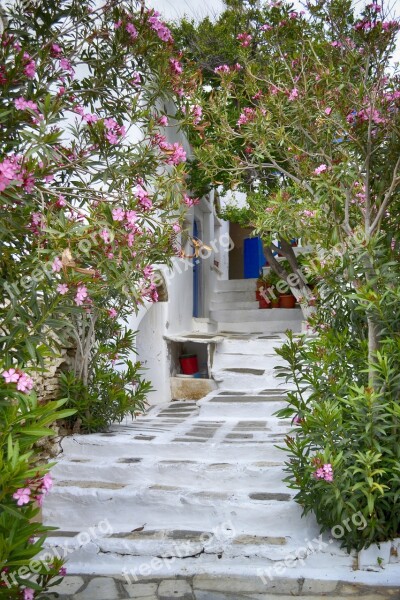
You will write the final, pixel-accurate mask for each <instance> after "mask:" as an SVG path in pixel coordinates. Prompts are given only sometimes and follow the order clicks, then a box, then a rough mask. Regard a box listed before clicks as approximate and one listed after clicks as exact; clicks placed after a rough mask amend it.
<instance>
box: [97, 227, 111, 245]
mask: <svg viewBox="0 0 400 600" xmlns="http://www.w3.org/2000/svg"><path fill="white" fill-rule="evenodd" d="M99 235H100V237H101V239H102V240H103V241H104V242H105V243H106V244H109V243H110V233H109V232H108V231H107V229H102V230H101V231H100V233H99Z"/></svg>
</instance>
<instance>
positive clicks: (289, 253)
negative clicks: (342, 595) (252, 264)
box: [265, 239, 315, 321]
mask: <svg viewBox="0 0 400 600" xmlns="http://www.w3.org/2000/svg"><path fill="white" fill-rule="evenodd" d="M280 242H281V248H279V250H280V252H281V253H282V254H283V255H284V257H285V258H286V259H287V261H288V263H289V265H290V267H291V269H292V272H293V273H288V272H287V271H286V269H284V267H282V265H281V263H280V262H279V261H277V260H276V258H275V257H274V254H273V253H274V251H276V249H277V248H276V247H275V246H274V245H271V246H266V247H265V254H266V256H267V260H268V262H269V264H270V266H271V269H272V270H273V271H274V272H275V273H276V274H277V275H278V276H279V277H280V278H281V279H283V281H285V282H286V283H287V284H288V286H289V288H290V290H291V292H292V294H293V296H294V297H295V298H296V300H297V301H298V302H299V303H300V306H301V310H302V312H303V316H304V319H305V320H306V321H307V320H308V319H309V318H310V316H311V315H312V314H313V313H314V312H315V307H314V306H311V305H310V301H311V299H312V295H313V294H312V291H311V289H310V287H309V286H308V285H307V282H306V281H305V280H304V279H303V274H302V272H301V270H300V266H299V263H298V261H297V258H296V255H295V253H294V251H293V248H292V246H291V245H290V244H289V242H287V241H286V240H283V239H280ZM292 274H294V275H297V281H298V282H297V283H296V285H291V283H290V275H292Z"/></svg>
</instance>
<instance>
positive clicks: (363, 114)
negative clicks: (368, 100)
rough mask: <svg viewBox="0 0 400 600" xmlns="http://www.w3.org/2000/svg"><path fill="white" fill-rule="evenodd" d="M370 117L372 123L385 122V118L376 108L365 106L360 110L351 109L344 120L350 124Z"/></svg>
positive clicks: (367, 119)
mask: <svg viewBox="0 0 400 600" xmlns="http://www.w3.org/2000/svg"><path fill="white" fill-rule="evenodd" d="M370 119H371V122H372V123H375V125H379V124H381V123H386V119H385V118H384V117H383V116H382V115H381V113H380V112H379V110H378V109H376V108H372V107H371V106H366V107H365V108H362V109H361V110H360V111H358V112H357V111H355V110H352V111H351V112H350V113H349V114H348V115H347V117H346V121H347V122H348V123H350V124H352V123H355V122H356V121H357V120H358V121H359V122H361V123H365V122H367V121H369V120H370Z"/></svg>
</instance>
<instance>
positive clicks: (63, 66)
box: [59, 58, 75, 79]
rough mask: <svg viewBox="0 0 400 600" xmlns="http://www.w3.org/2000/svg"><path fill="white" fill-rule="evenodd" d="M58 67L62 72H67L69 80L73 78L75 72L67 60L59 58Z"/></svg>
mask: <svg viewBox="0 0 400 600" xmlns="http://www.w3.org/2000/svg"><path fill="white" fill-rule="evenodd" d="M59 66H60V69H61V70H62V71H67V73H68V74H69V76H70V77H71V79H73V78H74V77H75V71H74V69H73V67H72V65H71V63H70V61H69V60H68V59H67V58H61V59H60V63H59Z"/></svg>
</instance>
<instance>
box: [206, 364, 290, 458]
mask: <svg viewBox="0 0 400 600" xmlns="http://www.w3.org/2000/svg"><path fill="white" fill-rule="evenodd" d="M251 377H253V378H254V375H249V379H250V378H251ZM199 406H200V407H201V408H200V416H201V417H202V418H205V419H214V418H216V419H221V418H223V417H226V415H229V418H231V419H232V418H235V419H243V420H245V419H248V418H251V419H267V418H270V417H272V416H273V415H274V414H275V413H276V411H277V410H280V409H281V408H283V406H284V402H283V401H282V396H280V395H278V394H274V395H272V394H271V395H270V394H268V395H266V396H262V395H255V394H254V395H249V396H245V395H238V396H216V397H215V398H212V399H211V400H210V401H208V402H204V401H203V400H200V401H199ZM268 452H270V450H268ZM272 453H273V451H272ZM268 458H270V454H268Z"/></svg>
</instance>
